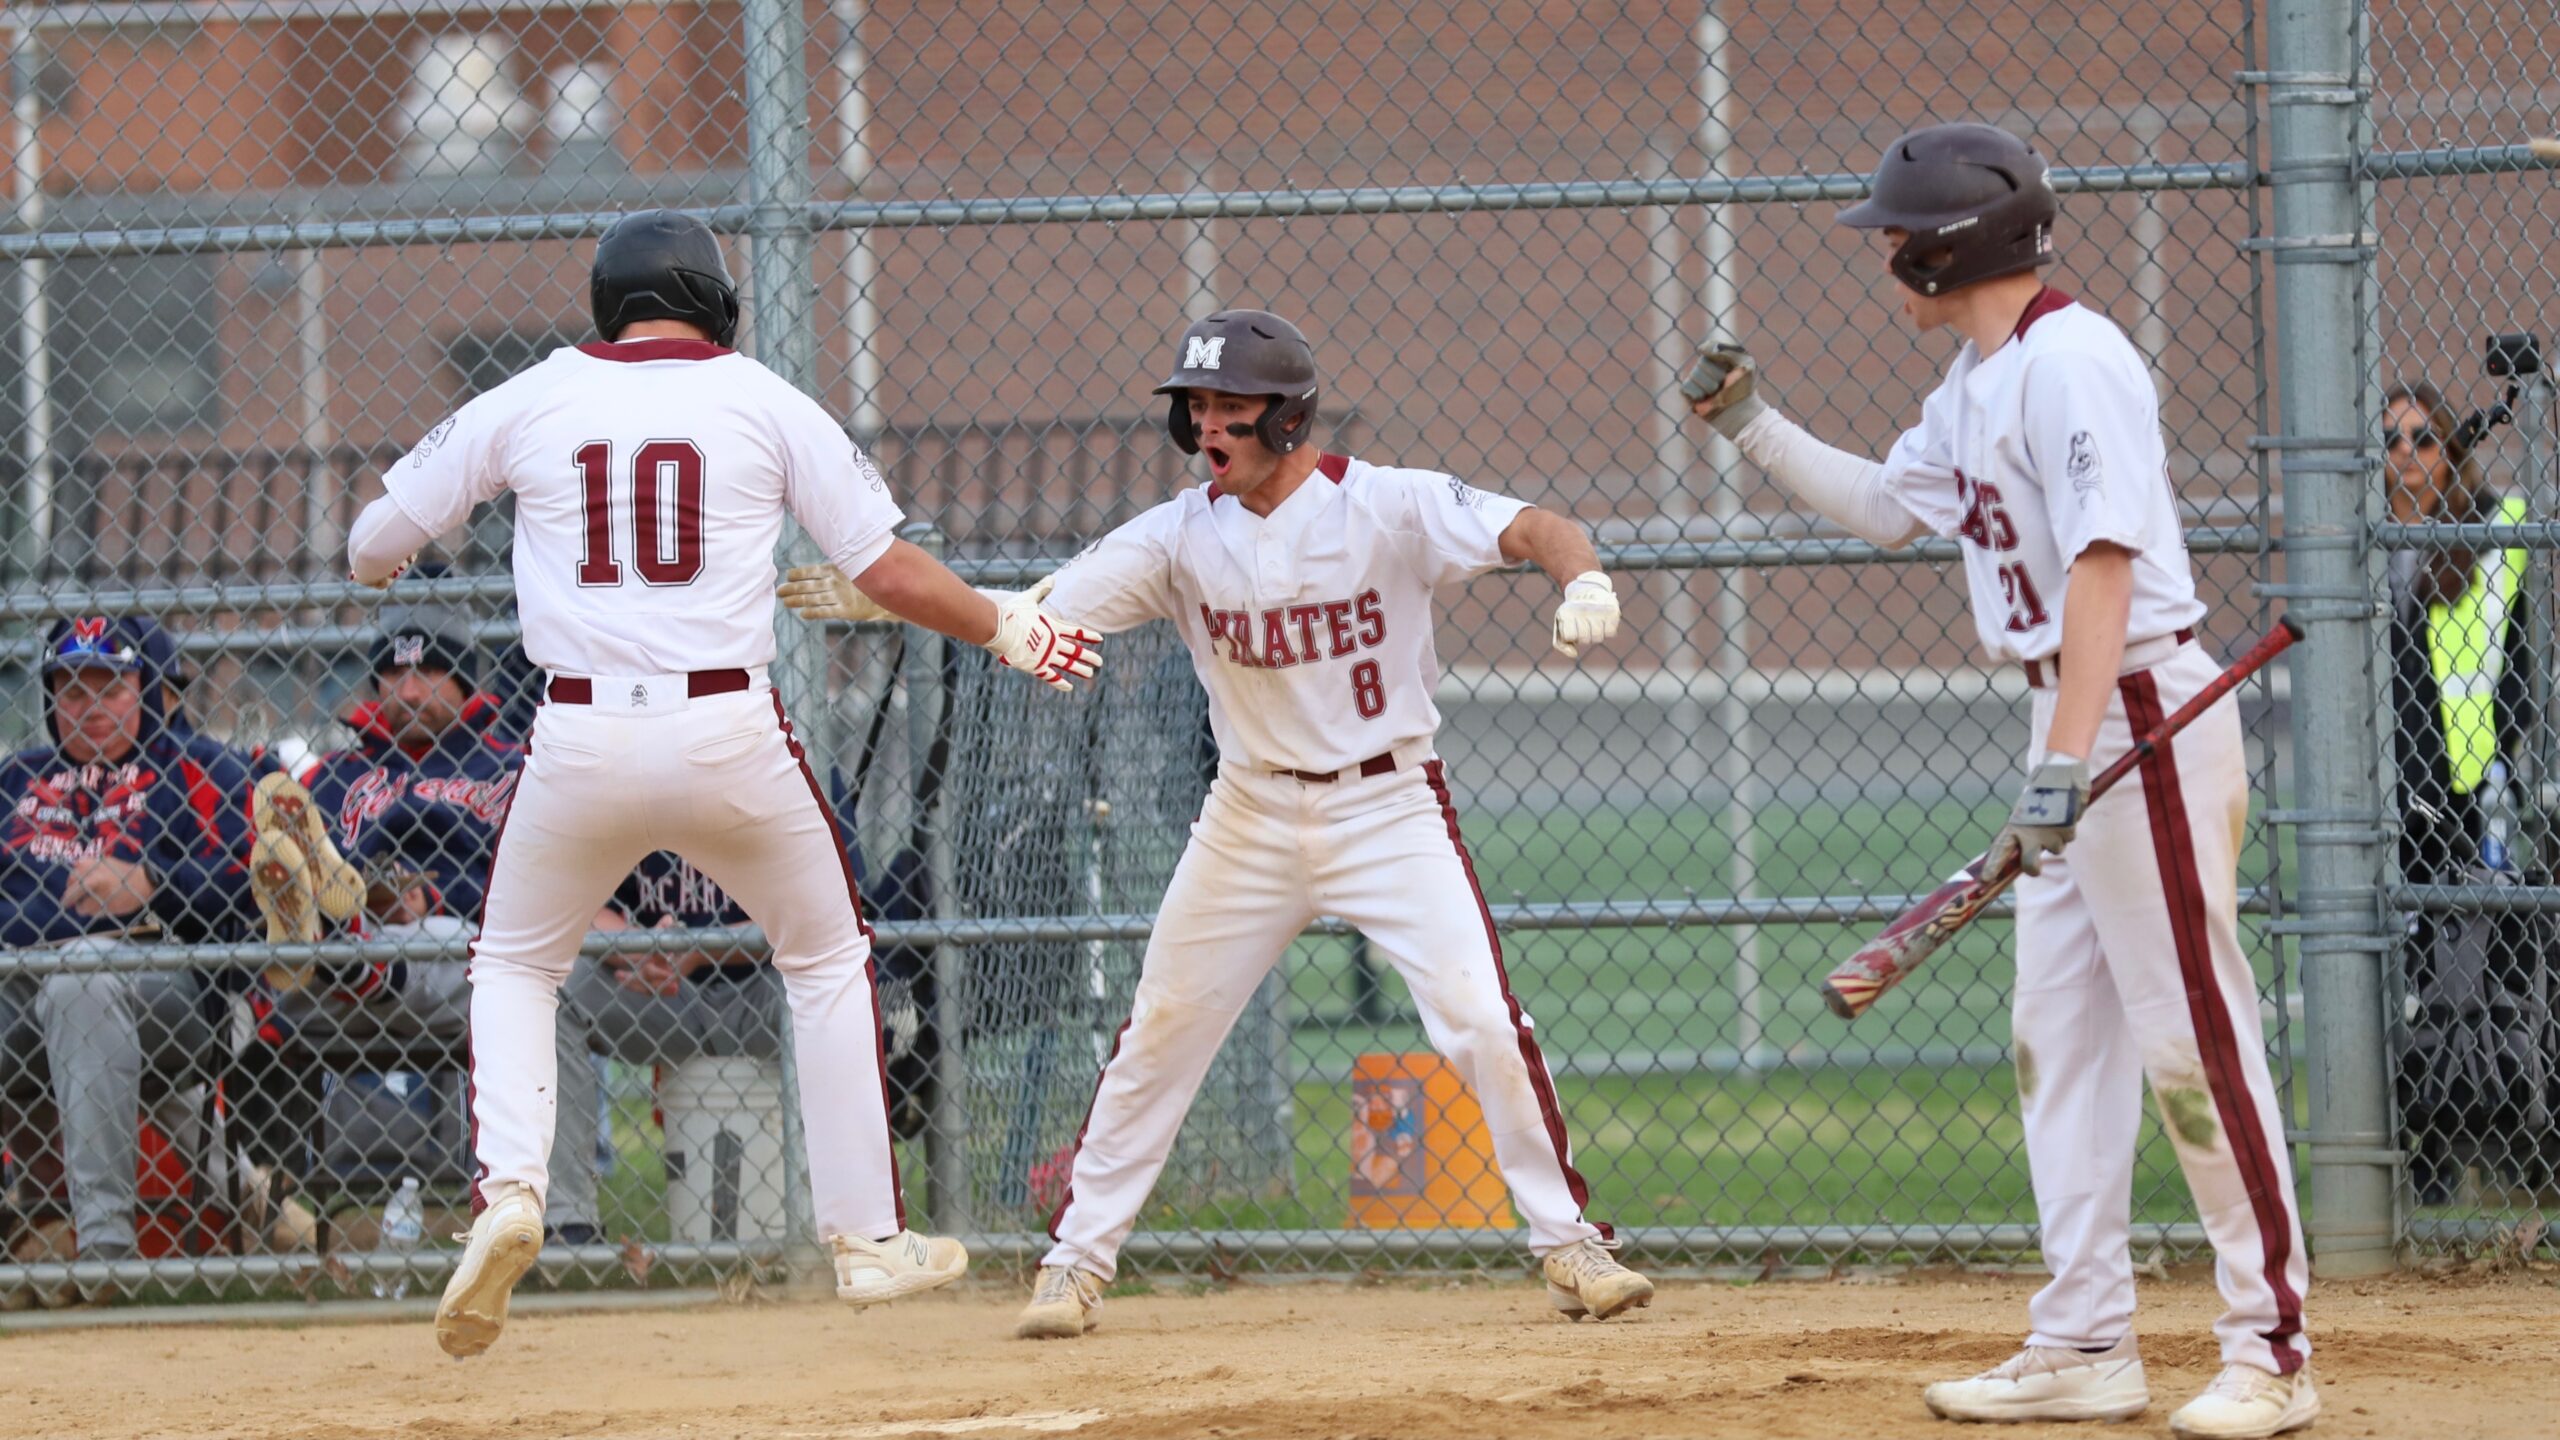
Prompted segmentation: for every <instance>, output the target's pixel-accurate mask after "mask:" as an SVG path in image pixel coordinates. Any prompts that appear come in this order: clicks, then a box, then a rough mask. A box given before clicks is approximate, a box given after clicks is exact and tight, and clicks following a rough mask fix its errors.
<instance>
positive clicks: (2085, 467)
mask: <svg viewBox="0 0 2560 1440" xmlns="http://www.w3.org/2000/svg"><path fill="white" fill-rule="evenodd" d="M2105 472H2106V467H2105V466H2104V465H2103V464H2101V463H2100V462H2099V460H2098V441H2097V437H2096V436H2094V435H2091V434H2090V433H2089V432H2088V431H2086V430H2076V431H2073V432H2072V435H2071V458H2070V459H2068V460H2066V461H2064V462H2063V465H2062V473H2063V474H2064V475H2066V476H2068V477H2069V478H2070V480H2071V488H2072V489H2073V490H2076V491H2078V492H2079V493H2080V503H2082V504H2083V505H2085V504H2087V503H2089V496H2090V495H2092V494H2094V493H2095V492H2096V491H2097V488H2098V482H2099V480H2100V479H2101V478H2102V477H2103V476H2104V475H2105Z"/></svg>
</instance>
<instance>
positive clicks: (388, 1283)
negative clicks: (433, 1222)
mask: <svg viewBox="0 0 2560 1440" xmlns="http://www.w3.org/2000/svg"><path fill="white" fill-rule="evenodd" d="M426 1235H427V1202H426V1198H425V1197H424V1196H422V1195H420V1194H419V1193H418V1177H417V1176H415V1175H408V1176H403V1177H401V1180H400V1191H399V1193H398V1194H396V1195H393V1196H392V1197H391V1203H390V1204H388V1205H386V1206H384V1207H382V1233H381V1235H380V1236H379V1237H377V1238H376V1239H375V1240H374V1242H373V1253H375V1254H376V1255H401V1256H408V1255H414V1254H416V1253H417V1250H418V1245H419V1243H420V1242H421V1241H423V1240H425V1239H426ZM372 1278H373V1293H374V1294H375V1295H377V1296H379V1297H381V1298H382V1299H385V1300H397V1299H399V1298H400V1297H401V1296H403V1295H406V1294H408V1293H409V1276H408V1274H407V1272H405V1271H404V1272H401V1273H399V1274H389V1273H386V1272H384V1271H380V1270H376V1271H374V1272H373V1276H372Z"/></svg>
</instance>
